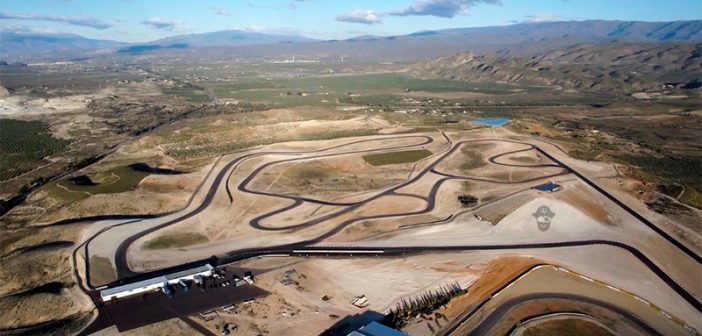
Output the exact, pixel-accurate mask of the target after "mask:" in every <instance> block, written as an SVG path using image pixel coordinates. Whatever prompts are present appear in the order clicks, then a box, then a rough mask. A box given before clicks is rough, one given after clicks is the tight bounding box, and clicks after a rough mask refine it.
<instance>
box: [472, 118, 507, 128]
mask: <svg viewBox="0 0 702 336" xmlns="http://www.w3.org/2000/svg"><path fill="white" fill-rule="evenodd" d="M510 121H511V119H509V118H494V119H475V120H473V123H474V124H476V125H487V126H502V125H504V124H507V123H508V122H510Z"/></svg>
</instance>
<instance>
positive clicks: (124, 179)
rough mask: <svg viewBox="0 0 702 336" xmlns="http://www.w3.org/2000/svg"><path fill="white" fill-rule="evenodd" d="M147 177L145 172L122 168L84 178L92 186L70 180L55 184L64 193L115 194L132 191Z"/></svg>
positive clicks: (126, 167)
mask: <svg viewBox="0 0 702 336" xmlns="http://www.w3.org/2000/svg"><path fill="white" fill-rule="evenodd" d="M147 176H149V173H147V172H143V171H138V170H134V169H132V168H131V167H129V166H124V167H117V168H113V169H110V170H108V171H105V172H101V173H98V174H94V175H91V176H85V177H86V178H88V179H89V181H92V183H93V184H91V185H80V184H76V183H75V182H72V181H70V180H62V181H59V182H56V185H57V186H58V187H59V190H62V191H63V192H64V193H83V194H85V193H88V194H91V195H95V194H115V193H121V192H125V191H132V190H134V188H136V187H137V185H139V182H141V180H143V179H144V178H145V177H147ZM64 188H65V189H64ZM66 189H68V191H66Z"/></svg>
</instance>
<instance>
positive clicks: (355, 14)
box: [336, 10, 383, 25]
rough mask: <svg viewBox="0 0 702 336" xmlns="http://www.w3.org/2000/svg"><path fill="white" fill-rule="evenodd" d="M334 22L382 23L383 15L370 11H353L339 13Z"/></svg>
mask: <svg viewBox="0 0 702 336" xmlns="http://www.w3.org/2000/svg"><path fill="white" fill-rule="evenodd" d="M336 21H341V22H350V23H361V24H368V25H369V24H375V23H382V22H383V15H382V14H379V13H376V12H375V11H372V10H354V11H351V12H347V13H341V14H339V15H337V16H336Z"/></svg>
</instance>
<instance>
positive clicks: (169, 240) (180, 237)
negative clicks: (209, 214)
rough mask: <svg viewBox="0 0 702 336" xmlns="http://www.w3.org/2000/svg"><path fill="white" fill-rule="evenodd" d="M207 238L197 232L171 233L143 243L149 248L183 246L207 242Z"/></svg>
mask: <svg viewBox="0 0 702 336" xmlns="http://www.w3.org/2000/svg"><path fill="white" fill-rule="evenodd" d="M208 241H209V239H207V237H205V236H204V235H202V234H199V233H173V234H167V235H163V236H160V237H156V238H153V239H151V240H149V241H147V242H146V243H144V248H146V249H149V250H158V249H167V248H174V247H185V246H190V245H195V244H202V243H206V242H208Z"/></svg>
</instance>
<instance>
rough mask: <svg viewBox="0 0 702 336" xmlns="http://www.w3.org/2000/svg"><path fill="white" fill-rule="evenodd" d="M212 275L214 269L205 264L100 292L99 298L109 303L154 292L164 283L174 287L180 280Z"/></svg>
mask: <svg viewBox="0 0 702 336" xmlns="http://www.w3.org/2000/svg"><path fill="white" fill-rule="evenodd" d="M212 274H214V267H212V265H210V264H205V265H203V266H198V267H195V268H191V269H187V270H184V271H180V272H175V273H171V274H166V275H163V276H159V277H155V278H151V279H146V280H142V281H137V282H133V283H130V284H126V285H122V286H117V287H112V288H108V289H105V290H102V291H100V297H101V298H102V301H103V302H105V301H110V300H112V299H118V298H123V297H127V296H132V295H136V294H140V293H146V292H151V291H156V290H159V289H161V288H163V285H164V284H165V283H168V284H169V285H175V284H177V283H178V281H180V280H194V279H195V277H209V276H211V275H212Z"/></svg>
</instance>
